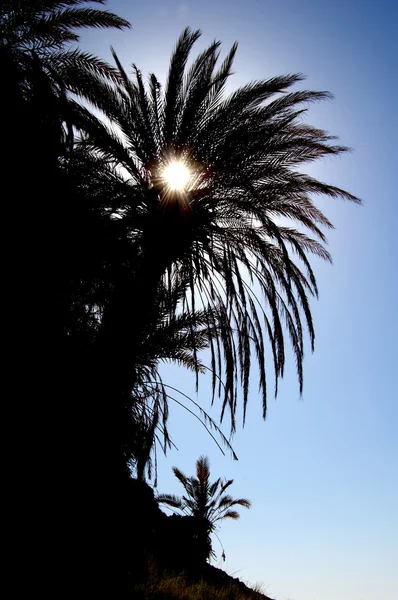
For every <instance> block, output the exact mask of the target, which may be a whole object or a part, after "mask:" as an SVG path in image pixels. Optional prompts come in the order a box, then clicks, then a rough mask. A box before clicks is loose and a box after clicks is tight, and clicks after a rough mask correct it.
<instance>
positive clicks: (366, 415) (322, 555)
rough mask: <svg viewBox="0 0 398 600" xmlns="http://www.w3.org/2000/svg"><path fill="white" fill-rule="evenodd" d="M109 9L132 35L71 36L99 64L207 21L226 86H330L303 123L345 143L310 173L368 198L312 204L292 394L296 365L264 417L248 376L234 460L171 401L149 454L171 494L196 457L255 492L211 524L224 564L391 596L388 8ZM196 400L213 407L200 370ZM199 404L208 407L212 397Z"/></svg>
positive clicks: (240, 5) (393, 297) (393, 22)
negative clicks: (156, 452)
mask: <svg viewBox="0 0 398 600" xmlns="http://www.w3.org/2000/svg"><path fill="white" fill-rule="evenodd" d="M107 8H109V9H110V10H113V11H114V12H116V13H118V14H120V15H121V16H124V17H126V18H128V19H129V20H130V21H131V23H132V24H133V29H132V31H130V32H123V33H120V32H106V33H104V32H91V31H90V32H87V33H85V34H84V36H82V46H83V47H84V48H85V49H89V50H92V51H93V52H95V53H96V54H99V55H100V56H102V57H105V58H108V59H109V60H110V59H111V57H110V52H109V46H110V44H112V45H113V46H114V47H115V49H116V51H117V53H118V54H119V56H120V58H121V60H122V63H123V64H124V65H125V66H126V67H127V68H128V67H129V65H130V64H131V63H132V62H135V63H136V64H137V65H138V66H139V67H140V68H141V69H142V71H143V72H144V73H148V72H149V71H153V72H155V73H156V74H157V75H158V76H159V78H160V79H161V80H164V79H165V75H166V70H167V66H168V60H169V56H170V53H171V50H172V48H173V47H174V45H175V42H176V39H177V37H178V35H179V34H180V32H181V30H182V29H183V28H184V27H185V26H187V25H190V26H191V27H193V28H200V29H202V31H203V36H202V38H201V40H199V42H198V44H197V48H196V50H197V51H199V50H200V49H201V48H202V47H203V46H204V45H206V44H208V43H209V42H211V41H212V40H213V39H214V38H217V39H220V40H221V41H222V42H223V48H224V50H225V51H226V50H227V49H228V48H229V47H230V46H231V44H232V43H233V42H234V41H235V40H237V41H238V42H239V50H238V55H237V59H236V62H235V75H234V76H233V77H232V78H231V84H230V89H233V88H234V87H237V86H239V85H242V84H244V83H247V82H248V81H250V80H252V79H263V78H267V77H272V76H274V75H278V74H281V73H286V72H302V73H304V74H306V75H307V76H308V78H307V82H306V84H305V85H306V86H307V87H308V88H311V89H322V90H323V89H327V90H330V91H331V92H333V93H334V94H335V99H334V100H333V101H331V102H327V103H322V104H319V105H316V106H312V107H311V108H310V110H309V114H308V117H307V120H308V122H310V123H312V124H315V125H319V126H321V127H322V128H324V129H327V130H329V131H330V132H331V133H333V134H336V135H338V136H339V137H340V139H341V141H342V143H343V144H346V145H348V146H351V147H352V148H353V150H354V151H353V153H352V154H350V155H345V156H343V157H341V158H337V159H332V160H327V161H326V160H325V161H322V162H321V163H319V164H317V165H314V166H312V167H311V173H312V174H314V175H315V176H316V177H318V178H319V179H322V180H325V181H327V182H329V183H332V184H334V185H338V186H340V187H343V188H345V189H347V190H348V191H350V192H352V193H354V194H356V195H357V196H359V197H360V198H362V200H363V202H364V205H363V206H362V207H358V206H354V205H350V204H348V203H344V202H342V201H331V200H323V199H320V200H319V206H320V207H321V208H322V209H323V210H324V211H325V213H326V215H327V216H328V217H329V218H330V219H331V221H332V222H333V223H334V225H335V226H336V229H335V230H334V231H332V232H330V234H329V250H330V251H331V253H332V255H333V259H334V265H333V266H332V267H331V266H330V265H327V264H323V263H321V262H317V263H316V274H317V279H318V284H319V288H320V299H319V301H314V302H313V304H312V309H313V316H314V320H315V327H316V348H315V353H314V354H313V355H311V353H310V351H309V350H308V352H307V355H306V359H305V372H304V377H305V378H304V393H303V396H302V398H299V392H298V385H297V382H296V378H295V368H294V362H293V360H291V361H289V363H288V365H287V369H286V375H285V379H284V381H283V382H282V385H281V388H280V394H279V396H278V399H277V400H276V401H273V400H271V401H270V405H269V411H268V417H267V420H266V422H263V421H262V419H261V409H260V398H259V396H258V394H257V386H256V381H255V380H254V381H253V386H252V391H251V394H250V402H249V412H248V419H247V423H246V427H245V429H243V430H242V428H238V431H237V433H236V435H235V437H234V440H233V445H234V448H235V451H236V452H237V454H238V456H239V461H238V462H235V461H232V460H231V459H230V457H229V456H226V457H223V456H222V454H221V453H220V452H219V451H218V449H217V447H216V446H215V445H214V444H213V443H212V441H211V440H210V439H209V438H208V436H207V435H206V434H205V432H203V431H202V430H201V428H200V426H199V425H197V424H196V423H195V422H194V420H193V419H192V418H191V417H189V416H188V415H186V414H184V412H183V411H182V410H181V409H178V408H177V407H173V406H172V407H171V409H172V412H171V417H170V429H171V433H172V434H173V438H174V441H175V442H176V444H177V446H178V448H179V450H178V451H172V452H170V454H169V456H168V457H167V458H161V457H160V458H159V484H158V487H159V490H161V491H163V492H170V493H177V494H178V493H179V492H180V489H179V484H178V482H177V480H176V479H175V478H174V477H173V475H172V473H171V466H172V465H177V466H178V467H179V468H181V469H182V470H183V471H184V472H185V473H187V474H191V473H193V472H194V468H195V461H196V459H197V458H198V456H199V455H200V454H203V453H205V454H207V455H208V456H209V458H210V462H211V467H212V473H213V475H214V478H216V477H218V476H220V475H224V476H226V477H231V478H233V479H234V485H233V486H232V488H231V490H232V493H233V495H235V496H236V497H242V496H244V497H247V498H250V499H251V500H252V502H253V508H252V509H251V510H250V511H246V510H245V509H242V510H241V519H240V521H237V522H231V523H228V522H226V523H225V524H223V525H222V528H221V531H220V533H219V536H220V538H221V540H222V542H223V545H224V548H225V551H226V555H227V561H226V563H225V564H224V565H223V568H225V569H226V570H227V571H228V572H229V573H231V574H234V575H235V576H238V577H239V578H241V579H242V580H245V581H249V582H251V583H255V582H262V583H263V584H264V590H265V591H266V593H267V594H268V595H269V596H271V597H272V598H276V599H277V600H288V599H291V600H335V599H336V598H337V597H339V598H343V599H344V600H371V599H372V600H373V598H374V597H376V596H377V597H380V598H383V600H396V598H397V597H398V573H397V560H398V559H397V557H398V508H397V507H398V408H397V399H398V392H397V385H396V375H397V372H398V360H397V350H396V340H397V339H398V326H397V322H398V319H397V294H398V282H397V268H396V264H397V249H396V248H397V246H396V239H395V238H396V235H397V234H396V233H395V232H393V227H396V222H397V218H398V208H397V192H396V185H395V180H396V173H397V170H398V156H397V154H398V153H397V150H396V145H395V142H396V138H397V133H398V122H397V111H396V102H397V95H398V77H397V64H396V63H397V59H398V42H397V39H398V38H397V36H396V29H397V21H398V9H397V5H396V3H395V2H386V1H383V0H381V1H379V2H366V1H364V0H362V1H357V0H354V1H347V0H346V1H345V2H343V1H341V0H335V1H334V2H330V1H328V0H317V1H315V0H302V1H301V2H298V1H293V0H279V1H266V0H246V1H245V2H243V1H239V2H238V1H236V0H232V1H231V0H230V1H227V0H211V1H210V0H205V1H202V2H191V1H185V2H174V1H167V0H163V1H160V0H158V1H157V2H149V1H148V2H135V1H133V0H129V1H124V2H123V1H121V0H118V1H116V0H109V2H108V5H107ZM393 142H394V146H393ZM164 375H165V380H166V381H168V382H169V383H171V384H172V385H175V386H176V387H179V388H181V389H182V390H184V391H185V392H186V393H188V394H190V395H192V396H194V394H195V392H194V379H193V378H192V377H191V376H190V375H189V374H187V373H185V372H183V371H181V369H177V368H171V367H165V369H164ZM194 397H195V396H194ZM197 399H198V401H199V402H200V403H201V404H202V405H203V406H204V407H205V408H209V382H208V381H207V380H206V378H204V379H203V380H202V382H201V386H200V391H199V395H198V398H197ZM210 410H211V415H212V416H213V417H214V418H217V417H218V414H219V410H218V407H217V406H214V407H213V409H210ZM224 430H225V431H226V432H228V424H227V423H225V428H224ZM215 550H216V551H217V550H219V546H218V542H217V540H216V541H215ZM220 553H221V552H219V554H220Z"/></svg>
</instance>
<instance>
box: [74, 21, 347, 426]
mask: <svg viewBox="0 0 398 600" xmlns="http://www.w3.org/2000/svg"><path fill="white" fill-rule="evenodd" d="M199 35H200V32H199V31H191V30H190V29H186V30H185V31H184V32H183V33H182V35H181V37H180V39H179V40H178V42H177V46H176V49H175V51H174V53H173V55H172V58H171V63H170V69H169V74H168V79H167V83H166V86H165V89H164V90H163V89H162V86H161V85H160V83H159V81H158V80H157V79H156V77H155V75H150V78H149V86H148V87H146V86H145V84H144V82H143V77H142V74H141V72H140V71H139V70H138V69H137V68H135V78H134V79H133V80H132V79H130V78H129V77H128V76H127V74H126V72H125V71H124V69H123V67H122V65H121V64H120V62H119V60H118V58H117V56H116V54H115V53H114V58H115V60H116V63H117V66H118V69H119V75H120V79H121V83H119V84H117V85H114V86H112V85H109V84H108V83H107V82H105V81H104V80H102V79H101V78H100V77H98V78H97V80H96V83H95V84H94V88H93V90H95V93H94V92H93V103H94V105H95V106H96V108H98V109H100V110H102V111H103V113H104V114H105V115H106V117H107V118H108V119H109V120H110V121H111V123H112V129H111V128H110V127H107V126H106V125H105V124H104V123H102V122H100V121H98V120H96V119H94V118H93V117H91V116H90V114H89V112H88V111H86V110H85V109H81V115H82V119H83V120H85V123H86V124H85V130H86V131H87V132H88V133H87V136H86V137H85V138H84V139H83V140H82V142H81V143H82V145H83V146H84V147H85V148H86V149H88V150H92V151H94V152H95V153H98V154H99V155H101V156H102V157H104V158H107V159H108V160H109V161H111V162H113V164H114V165H115V169H118V170H119V172H123V173H125V174H126V181H125V188H126V191H125V194H124V195H122V196H119V202H116V203H115V202H114V203H113V205H114V210H115V211H116V212H117V214H118V216H119V218H120V220H121V221H122V222H123V223H124V224H125V227H126V235H128V236H129V239H130V240H131V241H132V243H133V244H134V246H135V250H134V257H135V266H134V277H133V278H131V277H126V278H123V277H121V278H120V280H119V282H118V284H117V285H116V286H115V288H114V294H113V299H112V302H111V303H110V304H109V306H108V307H107V308H106V309H105V311H104V318H103V322H102V336H103V339H104V340H106V345H107V346H108V347H110V346H113V347H115V346H117V347H118V348H119V349H120V352H119V353H118V355H117V356H116V355H115V354H114V355H113V358H114V360H115V364H119V365H120V364H123V362H125V361H126V360H127V363H129V364H134V360H135V359H134V356H135V353H136V344H138V343H139V340H140V338H141V337H142V335H143V330H144V329H145V323H146V321H147V319H148V318H150V311H151V307H153V305H154V298H155V297H156V290H157V287H158V285H159V283H160V282H163V285H166V286H167V282H168V280H169V278H170V277H172V276H173V273H174V272H175V271H177V272H178V273H179V274H180V275H181V274H182V276H183V277H184V278H185V279H186V281H187V286H186V294H185V299H184V302H185V304H186V305H187V304H189V305H190V306H191V307H192V309H194V308H195V307H196V306H200V307H201V308H212V309H213V313H212V315H213V316H211V317H210V320H209V326H210V325H211V324H214V322H215V321H217V322H218V324H219V328H220V333H219V336H218V337H217V339H215V340H213V342H212V344H211V370H212V372H213V394H214V393H215V392H218V393H219V394H220V395H222V398H223V405H222V415H223V414H224V411H225V409H226V408H227V407H229V410H230V414H231V419H232V428H234V427H235V421H234V415H235V411H236V406H237V387H238V386H237V381H238V379H239V378H240V381H241V384H242V388H243V407H244V410H243V415H244V417H245V414H246V405H247V400H248V390H249V374H250V368H251V358H252V354H253V352H254V354H255V356H256V359H257V363H258V367H259V373H260V377H259V385H260V390H261V392H262V403H263V415H264V417H265V415H266V408H267V382H266V368H265V363H266V350H265V340H266V339H268V341H269V342H270V348H271V353H272V360H273V364H274V375H275V393H277V384H278V379H279V378H280V377H282V376H283V373H284V366H285V333H284V331H285V330H287V332H288V336H289V338H290V342H291V345H292V348H293V351H294V355H295V358H296V365H297V374H298V379H299V386H300V390H301V389H302V385H303V356H304V331H305V330H307V331H308V333H309V337H310V342H311V347H312V348H313V346H314V338H315V332H314V327H313V322H312V318H311V310H310V304H309V298H310V296H314V295H315V296H316V295H317V293H318V290H317V285H316V279H315V275H314V272H313V270H312V268H311V264H310V261H309V258H308V254H315V255H316V256H318V257H321V258H323V259H325V260H327V261H330V260H331V257H330V255H329V253H328V252H327V250H326V249H325V247H324V242H325V241H326V240H325V235H324V233H323V231H322V228H330V227H332V224H331V223H330V222H329V220H328V219H327V218H326V216H325V215H324V214H323V213H322V212H321V211H320V209H319V208H318V207H317V206H316V204H315V202H314V196H316V195H320V194H321V195H326V196H329V197H332V198H344V199H347V200H351V201H355V202H358V200H357V198H355V197H354V196H353V195H351V194H349V193H348V192H345V191H344V190H342V189H340V188H338V187H335V186H332V185H329V184H326V183H323V182H321V181H318V180H317V179H315V178H313V177H310V176H308V175H306V174H305V173H303V172H302V170H301V166H302V165H305V164H306V163H308V162H311V161H314V160H317V159H320V158H323V157H325V156H329V155H331V156H333V155H339V154H341V153H344V152H345V151H346V150H347V148H345V147H343V146H341V145H338V144H335V143H334V140H335V138H334V137H333V136H330V135H328V134H327V133H326V132H324V131H322V130H320V129H318V128H315V127H312V126H310V125H307V124H305V123H304V122H303V120H302V119H303V116H304V113H305V111H306V106H307V105H308V104H309V103H311V102H315V101H319V100H323V99H327V98H330V94H329V93H327V92H313V91H290V88H291V87H292V86H293V85H294V84H296V83H299V82H301V81H302V79H303V77H302V76H301V75H284V76H279V77H274V78H272V79H268V80H264V81H256V82H253V83H250V84H248V85H246V86H243V87H242V88H240V89H238V90H236V91H235V92H234V93H232V94H231V95H230V96H228V97H225V95H224V90H225V85H226V82H227V80H228V78H229V76H230V75H231V69H232V63H233V59H234V56H235V53H236V49H237V46H236V44H235V45H234V46H233V47H232V49H231V51H230V52H229V54H228V55H227V57H226V58H225V60H224V61H223V62H222V63H221V65H219V66H218V60H219V52H220V50H219V46H220V45H219V42H214V43H213V44H212V45H211V46H210V47H209V48H207V49H206V50H204V51H203V52H202V53H201V54H200V55H199V56H198V57H197V58H196V59H194V60H193V62H192V63H191V64H190V66H188V59H189V55H190V51H191V49H192V47H193V45H194V43H195V41H196V40H197V39H198V37H199ZM179 177H180V179H178V178H179ZM289 222H290V223H289ZM305 231H307V232H305ZM112 340H113V342H112ZM116 340H117V342H116ZM101 353H102V354H103V355H104V356H106V362H108V360H109V359H110V357H109V356H108V355H107V354H106V348H105V344H103V345H102V346H101V350H100V354H101ZM126 372H127V369H126ZM221 380H223V384H221V383H220V381H221ZM120 385H121V386H126V387H127V388H128V387H130V386H131V375H129V376H128V377H127V378H126V380H125V381H124V382H123V379H122V378H121V379H120Z"/></svg>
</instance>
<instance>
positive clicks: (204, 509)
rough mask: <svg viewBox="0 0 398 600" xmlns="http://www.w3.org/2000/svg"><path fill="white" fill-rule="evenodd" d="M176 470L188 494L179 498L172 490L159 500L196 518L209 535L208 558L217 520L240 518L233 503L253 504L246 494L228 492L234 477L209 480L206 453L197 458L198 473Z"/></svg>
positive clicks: (207, 541)
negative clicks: (236, 497)
mask: <svg viewBox="0 0 398 600" xmlns="http://www.w3.org/2000/svg"><path fill="white" fill-rule="evenodd" d="M173 472H174V475H175V476H176V477H177V479H178V481H179V482H180V483H181V484H182V486H183V487H184V491H185V495H184V496H182V497H181V498H180V497H178V496H175V495H173V494H160V495H158V497H157V502H158V503H159V504H165V505H166V506H170V507H171V508H173V509H176V510H177V511H180V513H182V514H183V515H187V516H192V517H194V518H195V519H197V521H198V524H199V531H203V532H204V534H205V537H206V544H205V546H204V547H207V555H206V557H205V558H209V556H210V555H211V554H212V548H211V539H210V534H211V533H213V532H214V531H215V529H216V524H217V523H218V522H219V521H221V520H223V519H238V518H239V513H238V512H237V511H236V510H234V508H233V507H235V506H243V507H245V508H250V507H251V502H250V500H247V499H246V498H239V499H235V498H232V496H230V495H229V494H228V493H226V491H227V489H228V488H229V487H230V486H231V485H232V483H233V479H229V480H228V481H223V480H222V479H221V478H218V479H216V481H214V482H213V483H211V482H210V464H209V460H208V458H207V457H206V456H200V457H199V459H198V460H197V461H196V477H187V476H186V475H184V473H183V472H182V471H180V469H178V468H177V467H173Z"/></svg>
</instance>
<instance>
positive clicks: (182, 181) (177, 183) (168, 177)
mask: <svg viewBox="0 0 398 600" xmlns="http://www.w3.org/2000/svg"><path fill="white" fill-rule="evenodd" d="M190 176H191V173H190V171H189V169H188V167H187V166H186V164H185V163H183V162H181V161H173V162H171V163H169V164H168V165H167V167H165V168H164V170H163V178H164V180H165V182H166V183H167V186H168V188H169V189H170V190H179V191H182V190H184V189H185V187H186V185H187V183H188V181H189V178H190Z"/></svg>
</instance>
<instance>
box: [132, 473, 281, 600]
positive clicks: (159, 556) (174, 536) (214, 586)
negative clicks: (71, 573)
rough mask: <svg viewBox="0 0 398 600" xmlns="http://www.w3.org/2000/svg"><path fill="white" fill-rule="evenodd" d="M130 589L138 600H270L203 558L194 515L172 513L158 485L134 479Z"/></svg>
mask: <svg viewBox="0 0 398 600" xmlns="http://www.w3.org/2000/svg"><path fill="white" fill-rule="evenodd" d="M131 484H132V496H131V500H132V504H131V508H132V511H131V515H132V518H133V521H134V525H133V527H132V528H131V532H132V533H133V532H134V533H133V536H132V537H133V538H134V542H133V544H132V545H131V549H132V551H133V552H132V555H131V557H130V560H131V559H132V562H131V564H132V565H133V569H132V571H131V572H130V575H131V578H130V590H131V592H132V597H133V598H134V599H137V600H202V599H203V600H207V599H208V600H270V599H269V598H268V597H267V596H265V595H264V594H262V593H260V592H257V591H254V590H252V589H250V588H249V587H247V586H246V585H245V584H244V583H243V582H241V581H240V580H239V579H237V578H234V577H231V576H230V575H228V574H227V573H225V571H223V570H221V569H217V568H216V567H213V566H212V565H209V564H208V563H206V562H205V561H203V560H202V558H201V555H200V548H198V546H197V545H196V543H195V537H194V535H192V532H193V531H194V527H193V525H194V524H193V522H192V520H191V517H178V516H175V515H173V516H167V515H165V514H164V513H163V512H162V511H161V510H160V508H159V506H158V504H157V503H156V501H155V498H154V495H153V491H152V489H151V488H150V487H149V486H147V485H146V484H145V483H143V482H138V481H134V480H132V481H131Z"/></svg>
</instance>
